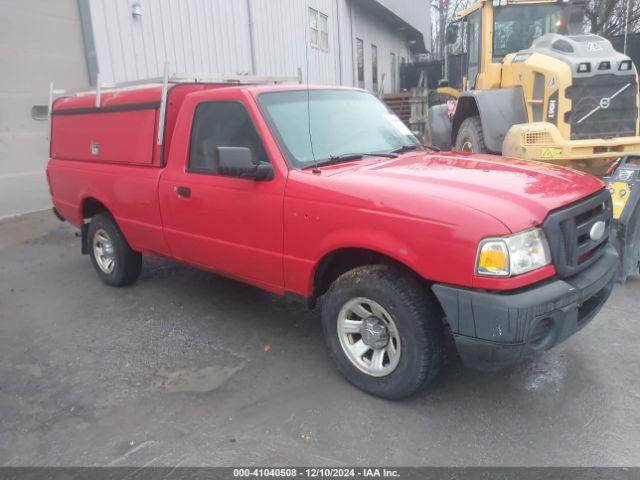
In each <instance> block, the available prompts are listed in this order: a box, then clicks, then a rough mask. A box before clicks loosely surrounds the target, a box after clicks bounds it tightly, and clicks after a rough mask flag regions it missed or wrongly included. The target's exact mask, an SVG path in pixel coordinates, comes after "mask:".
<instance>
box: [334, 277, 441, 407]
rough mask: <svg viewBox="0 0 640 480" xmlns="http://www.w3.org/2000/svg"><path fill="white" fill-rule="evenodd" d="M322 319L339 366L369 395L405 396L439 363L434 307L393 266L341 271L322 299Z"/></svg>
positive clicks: (428, 377) (427, 378)
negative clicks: (341, 273)
mask: <svg viewBox="0 0 640 480" xmlns="http://www.w3.org/2000/svg"><path fill="white" fill-rule="evenodd" d="M322 324H323V329H324V334H325V338H326V341H327V344H328V346H329V349H330V351H331V355H332V357H333V359H334V361H335V363H336V365H337V367H338V369H339V370H340V372H341V373H342V374H343V375H344V376H345V377H346V378H347V380H348V381H349V382H351V383H352V384H354V385H355V386H356V387H358V388H360V389H361V390H364V391H365V392H367V393H370V394H372V395H376V396H378V397H382V398H387V399H394V400H395V399H401V398H405V397H408V396H410V395H412V394H413V393H415V392H417V391H418V390H420V389H422V388H423V387H425V386H426V385H427V384H429V383H430V382H431V381H432V380H433V379H434V378H435V377H436V375H437V373H438V371H439V369H440V362H441V348H442V322H441V321H440V317H439V315H438V309H437V308H436V306H435V305H434V303H433V302H432V301H431V300H430V298H429V297H428V296H427V294H426V292H425V291H424V289H423V288H422V287H421V286H420V284H419V283H418V282H417V281H415V280H414V279H413V278H412V277H411V276H409V275H407V274H405V273H404V272H400V271H398V270H396V269H394V268H392V267H389V266H385V265H370V266H365V267H360V268H356V269H354V270H351V271H349V272H347V273H345V274H343V275H342V276H340V277H339V278H338V279H337V280H336V281H335V282H334V284H333V285H332V286H331V288H330V289H329V291H328V292H327V294H326V295H325V297H324V299H323V302H322Z"/></svg>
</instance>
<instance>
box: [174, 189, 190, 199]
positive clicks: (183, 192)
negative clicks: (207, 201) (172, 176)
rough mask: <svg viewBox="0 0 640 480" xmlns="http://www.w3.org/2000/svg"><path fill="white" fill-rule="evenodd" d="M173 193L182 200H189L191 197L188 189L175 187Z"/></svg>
mask: <svg viewBox="0 0 640 480" xmlns="http://www.w3.org/2000/svg"><path fill="white" fill-rule="evenodd" d="M174 191H175V192H177V193H178V196H179V197H182V198H189V197H190V196H191V189H190V188H189V187H175V188H174Z"/></svg>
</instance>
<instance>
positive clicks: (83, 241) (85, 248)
mask: <svg viewBox="0 0 640 480" xmlns="http://www.w3.org/2000/svg"><path fill="white" fill-rule="evenodd" d="M88 237H89V224H88V223H83V224H82V225H81V226H80V248H81V252H82V254H83V255H89V244H88V241H87V238H88Z"/></svg>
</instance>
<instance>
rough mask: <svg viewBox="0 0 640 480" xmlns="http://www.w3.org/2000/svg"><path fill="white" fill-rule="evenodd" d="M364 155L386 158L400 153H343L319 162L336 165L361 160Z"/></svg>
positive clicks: (319, 163)
mask: <svg viewBox="0 0 640 480" xmlns="http://www.w3.org/2000/svg"><path fill="white" fill-rule="evenodd" d="M364 157H384V158H398V154H397V153H394V152H390V153H343V154H342V155H331V156H330V157H329V158H328V159H326V160H321V161H319V162H318V166H319V167H323V166H326V165H335V164H337V163H346V162H351V161H353V160H361V159H363V158H364Z"/></svg>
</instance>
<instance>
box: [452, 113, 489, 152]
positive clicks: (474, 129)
mask: <svg viewBox="0 0 640 480" xmlns="http://www.w3.org/2000/svg"><path fill="white" fill-rule="evenodd" d="M456 151H458V152H473V153H485V152H487V146H486V145H485V143H484V133H483V132H482V122H481V121H480V117H479V116H478V115H476V116H474V117H469V118H465V119H464V121H463V122H462V125H460V130H458V136H457V137H456Z"/></svg>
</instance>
